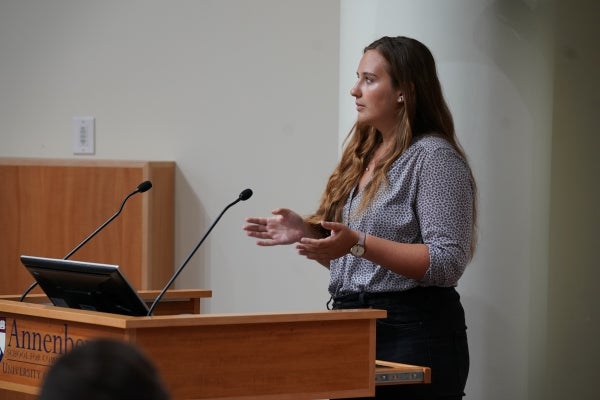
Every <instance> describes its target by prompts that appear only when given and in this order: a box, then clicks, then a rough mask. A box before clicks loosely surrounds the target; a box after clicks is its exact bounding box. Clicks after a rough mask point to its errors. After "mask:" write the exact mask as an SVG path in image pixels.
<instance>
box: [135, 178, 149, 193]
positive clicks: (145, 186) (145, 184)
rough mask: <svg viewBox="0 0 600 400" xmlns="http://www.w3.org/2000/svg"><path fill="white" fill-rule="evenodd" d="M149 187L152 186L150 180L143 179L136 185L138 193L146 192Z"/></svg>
mask: <svg viewBox="0 0 600 400" xmlns="http://www.w3.org/2000/svg"><path fill="white" fill-rule="evenodd" d="M151 187H152V182H150V181H144V182H142V183H140V184H139V185H138V187H137V191H138V192H140V193H144V192H147V191H148V190H150V188H151Z"/></svg>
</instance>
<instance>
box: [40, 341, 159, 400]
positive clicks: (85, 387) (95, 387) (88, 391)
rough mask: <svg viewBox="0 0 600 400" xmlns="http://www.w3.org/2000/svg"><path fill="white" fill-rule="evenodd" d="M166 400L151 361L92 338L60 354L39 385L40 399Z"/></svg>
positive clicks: (124, 345)
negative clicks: (40, 385)
mask: <svg viewBox="0 0 600 400" xmlns="http://www.w3.org/2000/svg"><path fill="white" fill-rule="evenodd" d="M75 399H77V400H83V399H85V400H168V399H169V394H168V392H167V390H166V388H165V386H164V384H163V382H162V379H161V378H160V375H159V373H158V371H157V369H156V368H155V366H154V365H153V364H152V362H151V361H150V360H149V359H148V358H147V357H146V356H145V355H144V354H143V353H142V352H141V351H140V350H139V349H138V348H137V347H135V346H134V345H131V344H129V343H126V342H122V341H118V340H112V339H94V340H91V341H89V342H86V343H85V344H83V345H81V346H79V347H76V348H75V349H73V350H71V351H70V352H68V353H66V354H64V355H62V356H61V357H60V358H59V359H58V360H57V361H56V362H55V363H54V364H53V365H52V366H50V368H48V371H47V374H46V376H45V378H44V381H43V383H42V388H41V390H40V395H39V400H75Z"/></svg>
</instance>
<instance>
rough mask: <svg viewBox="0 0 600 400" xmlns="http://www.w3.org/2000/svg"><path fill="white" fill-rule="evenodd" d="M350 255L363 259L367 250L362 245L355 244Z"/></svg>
mask: <svg viewBox="0 0 600 400" xmlns="http://www.w3.org/2000/svg"><path fill="white" fill-rule="evenodd" d="M350 253H352V255H353V256H355V257H361V256H362V255H363V254H365V248H364V247H363V246H361V245H360V244H355V245H354V246H352V248H351V249H350Z"/></svg>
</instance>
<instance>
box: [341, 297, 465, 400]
mask: <svg viewBox="0 0 600 400" xmlns="http://www.w3.org/2000/svg"><path fill="white" fill-rule="evenodd" d="M333 308H334V309H341V308H376V309H383V310H387V318H385V319H380V320H377V328H376V331H377V340H376V343H377V344H376V357H377V359H378V360H384V361H394V362H399V363H404V364H412V365H419V366H426V367H430V368H431V384H408V385H393V386H378V387H376V393H375V394H376V397H375V398H377V399H401V400H402V399H409V400H417V399H418V400H421V399H423V400H424V399H427V400H430V399H445V400H460V399H462V397H463V396H464V388H465V384H466V382H467V375H468V372H469V349H468V345H467V333H466V329H467V328H466V325H465V315H464V310H463V307H462V305H461V303H460V296H459V295H458V293H457V292H456V290H455V289H454V288H439V287H427V288H425V287H419V288H415V289H411V290H408V291H405V292H394V293H373V294H370V293H356V294H350V295H346V296H341V297H337V298H334V299H333Z"/></svg>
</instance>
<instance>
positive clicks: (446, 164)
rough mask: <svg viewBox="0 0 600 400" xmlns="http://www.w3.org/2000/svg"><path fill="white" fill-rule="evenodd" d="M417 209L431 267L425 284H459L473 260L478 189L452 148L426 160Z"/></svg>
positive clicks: (421, 177) (434, 154)
mask: <svg viewBox="0 0 600 400" xmlns="http://www.w3.org/2000/svg"><path fill="white" fill-rule="evenodd" d="M422 162H423V164H422V168H421V171H420V177H419V187H418V191H417V199H416V200H417V201H416V210H417V216H418V218H419V224H420V227H421V235H422V240H423V243H424V244H426V245H427V246H428V248H429V261H430V263H429V268H428V270H427V272H426V273H425V276H424V278H423V279H422V281H421V284H423V285H426V286H455V285H456V284H457V282H458V279H459V278H460V277H461V275H462V274H463V272H464V270H465V267H466V265H467V263H468V262H469V260H470V259H471V239H472V236H473V207H474V190H473V183H472V178H471V174H470V172H469V167H468V166H467V165H466V163H465V161H464V160H463V159H462V158H460V156H459V155H458V154H456V153H455V152H454V151H452V150H451V149H447V148H446V149H444V148H439V149H436V150H435V151H434V152H431V153H428V154H427V155H426V156H425V158H424V159H423V160H422Z"/></svg>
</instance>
